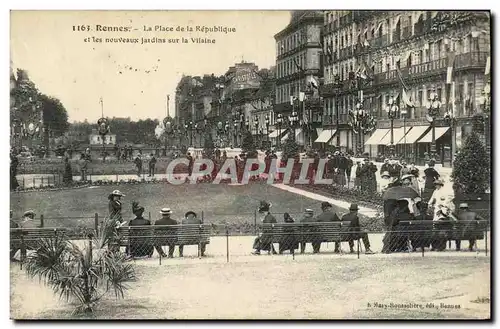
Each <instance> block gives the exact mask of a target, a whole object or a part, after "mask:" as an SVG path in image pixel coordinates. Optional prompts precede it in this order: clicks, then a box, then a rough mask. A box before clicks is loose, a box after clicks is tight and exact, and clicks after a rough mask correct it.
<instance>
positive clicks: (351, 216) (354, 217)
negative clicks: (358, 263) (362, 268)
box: [341, 203, 374, 255]
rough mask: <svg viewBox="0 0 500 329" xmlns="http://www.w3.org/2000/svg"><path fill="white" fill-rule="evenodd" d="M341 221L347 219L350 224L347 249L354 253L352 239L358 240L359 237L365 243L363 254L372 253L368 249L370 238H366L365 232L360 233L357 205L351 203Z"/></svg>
mask: <svg viewBox="0 0 500 329" xmlns="http://www.w3.org/2000/svg"><path fill="white" fill-rule="evenodd" d="M341 221H346V222H347V221H349V222H351V224H350V232H351V240H349V250H350V252H351V253H354V240H358V239H359V238H361V239H362V240H363V244H364V245H365V250H366V251H365V254H367V255H372V254H374V252H373V251H372V250H371V249H370V240H369V239H368V234H367V233H366V232H363V233H361V231H360V229H361V227H360V223H359V217H358V205H357V204H355V203H353V204H351V206H350V207H349V213H347V214H345V215H344V216H342V219H341Z"/></svg>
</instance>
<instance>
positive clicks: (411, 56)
mask: <svg viewBox="0 0 500 329" xmlns="http://www.w3.org/2000/svg"><path fill="white" fill-rule="evenodd" d="M446 47H447V46H446V44H445V42H444V41H443V40H438V41H436V42H434V43H428V44H425V45H424V47H423V49H417V50H412V51H408V52H407V53H406V54H405V55H404V56H403V57H401V56H387V57H383V58H381V59H380V61H378V62H376V63H371V58H370V56H368V60H367V61H366V63H367V65H368V68H367V69H369V71H371V72H373V73H374V74H378V73H384V72H390V71H393V70H396V69H398V68H401V67H410V66H415V65H420V64H423V63H428V62H432V61H435V60H438V59H442V58H446V57H447V56H448V52H447V49H446ZM450 47H451V49H453V50H455V54H457V55H459V54H465V53H471V52H479V51H480V47H479V40H478V38H472V37H471V36H470V35H469V36H467V37H465V38H464V39H462V40H456V41H454V42H452V43H451V44H450ZM368 63H371V64H368ZM355 70H357V65H356V60H355V59H354V58H352V59H348V60H345V61H342V62H339V63H336V64H333V65H329V66H325V70H324V77H325V83H327V84H328V83H333V80H334V76H335V75H336V74H338V75H339V76H340V79H341V80H347V79H348V78H349V76H348V75H349V72H354V71H355Z"/></svg>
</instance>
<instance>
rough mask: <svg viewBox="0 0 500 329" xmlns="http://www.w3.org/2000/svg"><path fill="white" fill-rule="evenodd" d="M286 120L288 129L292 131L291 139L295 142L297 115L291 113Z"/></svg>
mask: <svg viewBox="0 0 500 329" xmlns="http://www.w3.org/2000/svg"><path fill="white" fill-rule="evenodd" d="M288 120H289V122H290V128H291V130H292V131H291V133H292V138H293V139H294V140H295V127H296V124H297V123H298V122H299V114H298V113H297V112H296V111H293V112H292V114H290V116H289V117H288Z"/></svg>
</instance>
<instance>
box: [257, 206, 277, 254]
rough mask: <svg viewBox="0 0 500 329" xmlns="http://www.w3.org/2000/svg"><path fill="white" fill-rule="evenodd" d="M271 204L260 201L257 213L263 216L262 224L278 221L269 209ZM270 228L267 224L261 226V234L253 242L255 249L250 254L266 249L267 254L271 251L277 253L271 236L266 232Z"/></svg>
mask: <svg viewBox="0 0 500 329" xmlns="http://www.w3.org/2000/svg"><path fill="white" fill-rule="evenodd" d="M271 206H272V204H271V203H269V202H267V201H261V202H260V206H259V214H261V216H262V215H263V216H264V218H262V220H261V221H262V224H274V223H277V222H278V221H277V220H276V217H274V216H273V215H272V214H271V212H270V211H269V210H270V209H271ZM270 229H271V228H269V227H268V225H265V226H264V227H263V230H262V231H263V232H262V235H261V236H260V237H257V238H256V239H255V241H254V243H253V247H254V249H255V251H254V252H253V253H252V254H254V255H260V251H261V250H267V251H268V252H269V254H271V253H273V255H275V254H277V252H276V250H275V249H274V245H273V243H272V237H271V236H270V235H269V233H268V232H267V231H268V230H270Z"/></svg>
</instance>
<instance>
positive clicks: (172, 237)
mask: <svg viewBox="0 0 500 329" xmlns="http://www.w3.org/2000/svg"><path fill="white" fill-rule="evenodd" d="M118 233H119V235H120V239H121V240H122V241H128V240H129V239H137V240H141V239H142V240H145V241H151V242H152V243H160V244H161V243H178V244H197V243H201V242H208V240H209V239H210V227H209V226H208V225H205V224H185V225H145V226H124V227H120V228H119V229H118ZM148 239H149V240H148Z"/></svg>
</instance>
